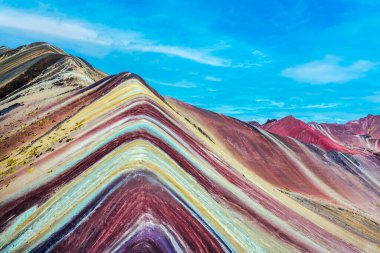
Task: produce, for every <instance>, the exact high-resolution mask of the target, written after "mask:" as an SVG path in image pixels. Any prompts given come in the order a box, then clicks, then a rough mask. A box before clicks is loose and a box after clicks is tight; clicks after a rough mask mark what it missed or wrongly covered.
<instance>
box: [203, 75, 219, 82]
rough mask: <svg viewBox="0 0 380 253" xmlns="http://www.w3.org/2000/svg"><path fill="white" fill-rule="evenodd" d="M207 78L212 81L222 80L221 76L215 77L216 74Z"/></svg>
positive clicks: (206, 78)
mask: <svg viewBox="0 0 380 253" xmlns="http://www.w3.org/2000/svg"><path fill="white" fill-rule="evenodd" d="M205 80H207V81H211V82H221V81H222V79H221V78H218V77H215V76H206V77H205Z"/></svg>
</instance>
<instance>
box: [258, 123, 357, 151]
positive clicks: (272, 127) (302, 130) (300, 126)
mask: <svg viewBox="0 0 380 253" xmlns="http://www.w3.org/2000/svg"><path fill="white" fill-rule="evenodd" d="M261 127H262V128H263V129H264V130H266V131H268V132H270V133H274V134H278V135H281V136H290V137H293V138H295V139H297V140H299V141H302V142H306V143H310V144H315V145H318V146H320V147H321V148H323V149H324V150H326V151H330V150H335V151H340V152H346V153H356V152H355V151H353V150H351V149H349V148H347V147H344V146H342V145H339V144H338V143H336V142H334V141H333V140H331V139H330V138H329V137H327V136H326V135H324V134H322V133H321V132H320V131H319V130H317V129H315V128H313V127H312V126H310V125H308V124H306V123H305V122H303V121H301V120H299V119H296V118H294V117H293V116H287V117H285V118H282V119H280V120H276V121H268V122H267V123H265V124H263V125H262V126H261Z"/></svg>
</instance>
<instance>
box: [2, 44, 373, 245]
mask: <svg viewBox="0 0 380 253" xmlns="http://www.w3.org/2000/svg"><path fill="white" fill-rule="evenodd" d="M0 82H1V83H0V95H1V99H0V135H1V136H0V150H1V157H0V210H1V212H0V252H379V251H380V223H379V222H380V219H379V217H380V157H379V156H378V155H377V154H376V153H375V152H372V151H371V150H366V149H354V148H352V147H349V146H343V145H340V144H337V143H336V142H334V143H333V144H334V145H337V146H334V145H333V146H332V147H331V148H327V149H326V147H324V146H321V145H318V144H320V143H319V142H311V141H309V142H308V141H305V140H302V139H300V138H296V137H295V136H292V135H291V134H286V133H285V131H282V130H281V131H282V132H281V134H277V133H273V132H274V131H271V130H270V129H265V127H262V126H261V125H254V124H248V123H246V122H242V121H240V120H237V119H234V118H231V117H228V116H224V115H221V114H217V113H214V112H211V111H207V110H203V109H200V108H197V107H194V106H191V105H189V104H186V103H183V102H181V101H179V100H176V99H173V98H168V97H163V96H161V95H160V94H158V93H157V92H156V91H155V90H154V89H153V88H151V87H150V86H149V85H148V84H147V83H146V82H145V81H144V80H143V79H142V78H141V77H139V76H137V75H135V74H132V73H128V72H125V73H120V74H118V75H112V76H108V75H107V74H105V73H103V72H102V71H100V70H98V69H96V68H94V67H92V66H91V65H90V64H89V63H87V62H86V61H85V60H83V59H80V58H78V57H75V56H71V55H68V54H66V53H65V52H64V51H62V50H61V49H59V48H57V47H55V46H52V45H49V44H47V43H33V44H30V45H26V46H22V47H19V48H16V49H9V48H6V47H1V48H0ZM282 123H283V121H282ZM292 125H293V124H290V125H289V126H292ZM308 126H309V127H310V128H311V129H314V130H316V131H317V128H318V127H320V128H322V127H324V126H319V125H318V126H314V127H313V126H312V125H308ZM281 127H282V128H285V129H286V127H287V124H281ZM273 129H275V127H273V126H272V130H273ZM310 131H311V130H310ZM318 131H319V130H318ZM337 131H339V130H337ZM291 132H293V131H291ZM319 132H320V131H319ZM318 136H319V135H318ZM324 136H325V135H324ZM328 143H329V144H331V143H332V142H328ZM331 145H332V144H331Z"/></svg>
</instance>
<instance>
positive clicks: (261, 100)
mask: <svg viewBox="0 0 380 253" xmlns="http://www.w3.org/2000/svg"><path fill="white" fill-rule="evenodd" d="M255 101H256V102H258V103H266V104H269V105H270V106H274V107H278V108H282V107H284V106H285V103H283V102H277V101H274V100H270V99H267V98H258V99H256V100H255Z"/></svg>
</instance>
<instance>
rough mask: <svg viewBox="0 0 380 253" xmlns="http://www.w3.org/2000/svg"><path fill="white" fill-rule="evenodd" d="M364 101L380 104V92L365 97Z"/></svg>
mask: <svg viewBox="0 0 380 253" xmlns="http://www.w3.org/2000/svg"><path fill="white" fill-rule="evenodd" d="M364 99H365V100H367V101H370V102H373V103H380V92H375V93H374V94H373V95H370V96H366V97H364Z"/></svg>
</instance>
